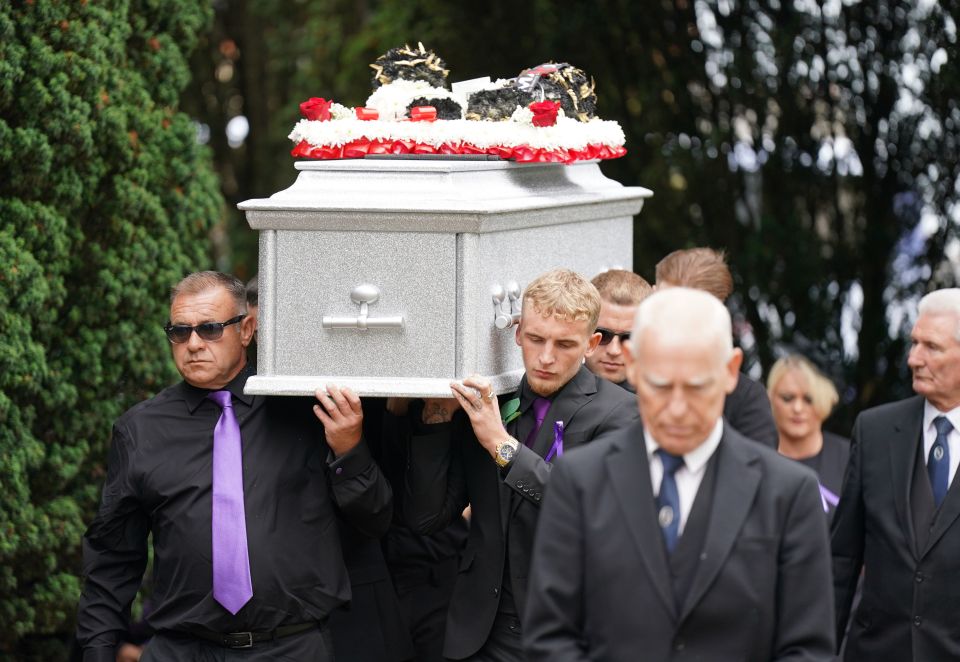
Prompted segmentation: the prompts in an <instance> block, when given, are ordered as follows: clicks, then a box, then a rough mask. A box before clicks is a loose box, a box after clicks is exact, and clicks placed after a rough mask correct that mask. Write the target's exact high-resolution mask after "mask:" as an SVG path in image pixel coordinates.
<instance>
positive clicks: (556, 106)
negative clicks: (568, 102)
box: [527, 101, 560, 126]
mask: <svg viewBox="0 0 960 662" xmlns="http://www.w3.org/2000/svg"><path fill="white" fill-rule="evenodd" d="M527 108H529V109H530V110H531V111H532V112H533V125H534V126H553V125H554V124H556V123H557V111H558V110H560V102H559V101H537V102H536V103H531V104H530V105H529V106H527Z"/></svg>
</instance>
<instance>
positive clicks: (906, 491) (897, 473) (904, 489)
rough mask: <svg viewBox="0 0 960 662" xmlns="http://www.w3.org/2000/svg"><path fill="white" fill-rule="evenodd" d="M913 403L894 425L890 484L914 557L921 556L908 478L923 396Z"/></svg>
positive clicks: (920, 426) (890, 447)
mask: <svg viewBox="0 0 960 662" xmlns="http://www.w3.org/2000/svg"><path fill="white" fill-rule="evenodd" d="M915 400H916V406H911V407H910V411H909V413H908V415H907V416H905V417H904V418H902V419H899V420H897V421H895V422H894V424H893V434H892V435H891V439H890V444H889V451H890V486H891V487H892V488H893V499H894V503H895V505H896V510H897V517H898V518H899V519H900V530H901V531H906V532H907V546H908V547H909V548H910V551H911V552H912V553H913V555H914V557H915V558H919V557H920V550H918V549H917V533H916V531H914V528H913V511H912V510H911V504H910V478H911V476H912V475H913V462H914V454H915V453H916V452H917V444H918V443H919V440H920V437H921V435H922V434H923V430H922V429H921V428H922V427H923V399H922V398H916V399H915Z"/></svg>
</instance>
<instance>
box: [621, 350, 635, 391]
mask: <svg viewBox="0 0 960 662" xmlns="http://www.w3.org/2000/svg"><path fill="white" fill-rule="evenodd" d="M620 347H621V352H622V354H623V366H624V368H626V371H627V381H628V382H630V385H631V386H633V387H634V388H636V387H637V382H636V381H635V380H634V378H633V366H634V363H635V362H636V358H635V357H634V355H633V343H632V342H631V341H630V340H623V341H621V342H620Z"/></svg>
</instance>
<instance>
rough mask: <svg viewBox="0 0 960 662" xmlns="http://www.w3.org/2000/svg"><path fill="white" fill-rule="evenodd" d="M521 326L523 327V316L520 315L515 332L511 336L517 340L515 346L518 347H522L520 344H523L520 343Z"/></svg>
mask: <svg viewBox="0 0 960 662" xmlns="http://www.w3.org/2000/svg"><path fill="white" fill-rule="evenodd" d="M522 328H523V318H522V317H521V318H520V321H519V322H517V332H516V333H515V334H514V336H513V337H514V339H515V340H516V341H517V346H518V347H522V346H523V345H521V344H520V330H521V329H522Z"/></svg>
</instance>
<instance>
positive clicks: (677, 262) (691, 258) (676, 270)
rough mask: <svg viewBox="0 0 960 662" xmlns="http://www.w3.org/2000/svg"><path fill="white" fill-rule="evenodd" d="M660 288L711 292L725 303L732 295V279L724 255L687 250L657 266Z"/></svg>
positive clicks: (708, 249)
mask: <svg viewBox="0 0 960 662" xmlns="http://www.w3.org/2000/svg"><path fill="white" fill-rule="evenodd" d="M656 278H657V285H661V284H666V285H679V286H681V287H692V288H693V289H695V290H703V291H704V292H709V293H710V294H712V295H713V296H715V297H717V298H718V299H720V301H726V300H727V297H728V296H730V294H731V293H732V292H733V276H731V275H730V269H729V267H727V260H726V255H724V253H723V251H715V250H713V249H712V248H686V249H683V250H679V251H673V252H672V253H670V254H669V255H667V256H666V257H665V258H663V259H662V260H660V261H659V262H657V268H656Z"/></svg>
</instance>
